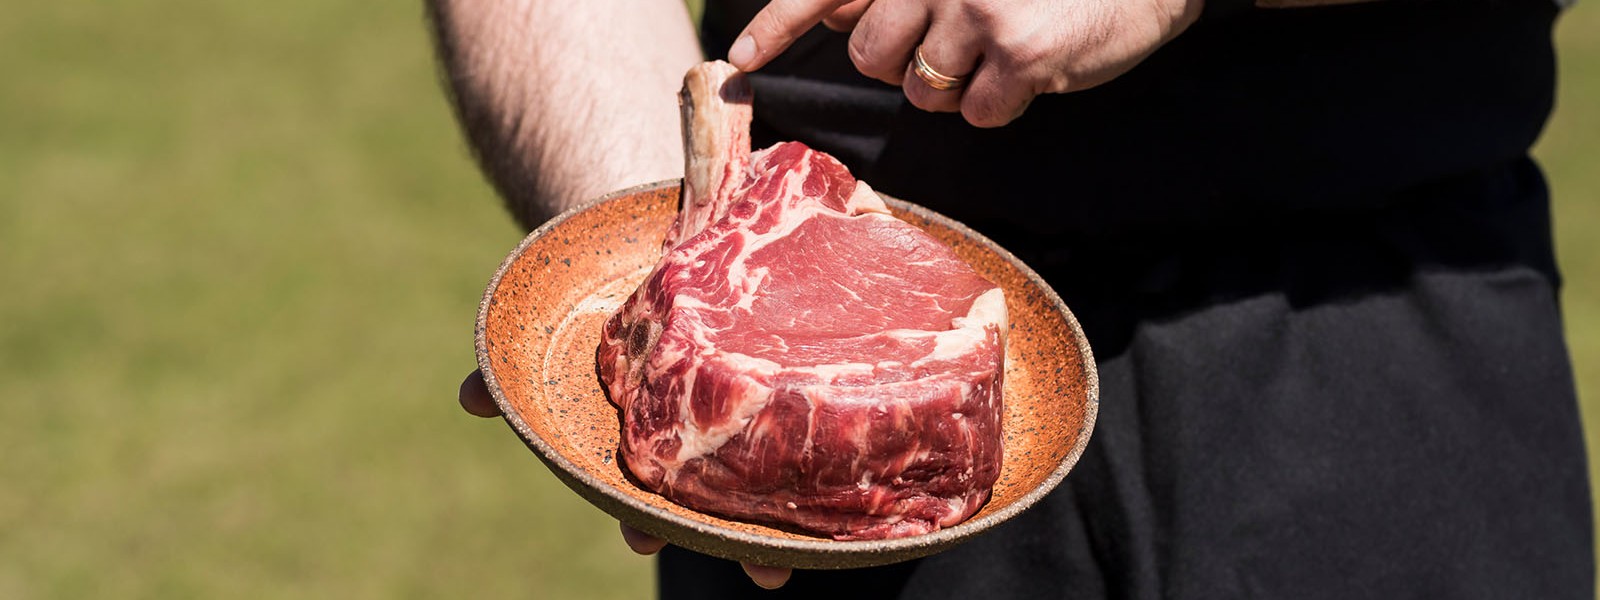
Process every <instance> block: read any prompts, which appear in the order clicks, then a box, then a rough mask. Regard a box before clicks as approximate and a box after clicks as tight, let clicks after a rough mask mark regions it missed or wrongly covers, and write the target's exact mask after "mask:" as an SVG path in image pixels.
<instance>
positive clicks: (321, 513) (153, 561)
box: [0, 0, 1600, 599]
mask: <svg viewBox="0 0 1600 600" xmlns="http://www.w3.org/2000/svg"><path fill="white" fill-rule="evenodd" d="M13 4H14V5H13V6H8V8H7V9H6V11H5V16H4V17H3V18H0V73H4V74H5V79H6V83H5V84H4V85H0V399H3V400H4V401H3V402H0V599H11V598H80V597H81V598H163V599H165V598H187V597H195V598H236V597H252V598H254V597H262V598H303V597H321V598H405V597H415V598H453V597H465V596H471V597H483V598H498V597H534V598H635V597H640V596H644V595H647V594H648V591H649V589H650V585H649V583H650V569H651V567H650V563H649V561H648V560H645V559H640V558H638V557H635V556H633V555H631V554H630V553H629V552H628V551H627V550H626V549H625V548H624V547H623V546H622V544H621V543H620V542H619V541H618V540H617V537H616V535H615V534H614V527H615V524H614V523H612V522H611V521H609V520H608V519H607V518H606V517H605V516H604V515H603V514H601V513H599V512H598V511H596V510H594V509H592V508H590V507H589V506H588V505H587V504H585V503H583V502H582V501H581V500H579V499H578V498H577V497H576V496H575V495H573V494H571V493H570V492H568V491H567V490H566V489H565V488H564V487H562V486H561V484H559V483H558V482H557V481H556V480H555V479H554V478H553V477H552V476H551V475H550V474H549V473H548V472H546V471H545V469H544V467H543V466H541V465H540V464H539V463H538V462H537V461H536V460H534V459H533V457H532V456H531V455H530V454H529V453H528V452H527V451H526V450H525V449H524V448H523V446H522V444H521V442H519V441H518V440H517V439H516V436H515V435H513V434H512V433H511V432H510V430H509V429H507V428H506V427H505V426H504V425H503V424H500V423H498V422H495V421H480V420H477V419H472V418H469V417H467V416H465V415H464V414H462V413H461V412H460V410H459V409H458V408H457V407H456V406H455V401H454V394H455V388H456V385H457V383H458V382H459V381H460V377H461V376H462V375H463V374H464V373H466V372H467V371H468V370H469V369H471V368H472V365H473V357H472V343H471V335H472V317H473V314H474V312H475V309H476V303H477V299H478V295H479V294H480V292H481V290H482V286H483V284H484V282H485V281H486V280H487V278H488V276H489V274H490V271H491V270H492V269H493V268H494V266H495V265H496V264H498V261H499V260H500V258H501V256H502V254H503V253H504V252H505V251H506V250H508V249H509V248H510V247H512V246H513V245H514V244H515V243H516V241H517V239H518V238H519V237H520V234H519V232H518V231H516V229H515V228H514V227H513V226H512V225H511V224H510V222H509V220H508V219H507V218H506V217H505V215H504V214H503V213H502V212H501V211H500V209H499V206H498V202H497V201H496V200H495V198H494V197H493V194H492V192H491V191H490V190H489V188H488V187H487V186H485V185H484V183H483V182H482V181H481V180H480V178H479V176H478V174H477V172H476V171H475V170H474V169H473V167H472V165H471V163H470V161H469V159H468V157H467V154H466V152H465V150H464V149H463V146H462V143H461V141H460V140H459V136H458V134H457V133H456V130H455V125H454V123H453V122H452V120H451V115H450V113H449V110H448V108H447V106H446V104H445V101H444V98H443V96H442V94H441V93H440V91H439V88H438V86H437V84H436V76H435V72H434V67H433V64H432V61H431V58H430V50H429V47H428V44H427V40H426V37H425V35H424V30H423V27H422V24H421V18H422V11H421V8H420V6H419V5H418V3H414V2H412V3H406V2H401V3H366V4H356V3H352V2H328V1H315V0H284V1H281V2H254V3H249V2H216V1H201V0H173V1H171V2H165V3H160V4H157V3H151V2H135V1H128V0H104V1H102V2H95V3H89V2H71V1H69V2H21V3H13ZM1560 37H1561V45H1562V50H1563V52H1564V54H1563V58H1564V60H1563V64H1562V75H1563V80H1562V82H1563V83H1562V90H1561V93H1562V96H1561V98H1562V100H1561V106H1560V109H1559V110H1558V112H1557V115H1556V120H1555V121H1554V122H1553V123H1552V126H1551V128H1550V131H1549V134H1548V135H1547V137H1546V140H1545V141H1544V142H1543V143H1542V144H1541V146H1540V149H1539V154H1540V156H1541V158H1543V159H1544V160H1545V162H1546V165H1547V166H1548V167H1549V171H1550V173H1551V176H1552V177H1553V179H1554V182H1555V192H1556V197H1557V201H1558V204H1559V216H1560V230H1559V232H1558V233H1559V240H1560V243H1561V245H1562V246H1561V251H1562V258H1563V260H1564V263H1565V268H1566V272H1567V274H1568V287H1567V289H1566V293H1565V302H1566V309H1567V313H1568V319H1569V321H1568V323H1569V328H1570V331H1571V334H1572V336H1571V343H1572V348H1573V351H1574V354H1575V362H1576V363H1577V365H1578V372H1579V377H1580V381H1581V383H1582V386H1583V390H1584V394H1585V397H1586V398H1589V399H1594V398H1600V242H1597V241H1596V240H1597V239H1600V235H1597V234H1596V232H1594V231H1591V230H1590V229H1589V228H1590V227H1592V226H1594V225H1595V224H1600V170H1597V169H1596V168H1595V162H1596V160H1597V159H1600V135H1596V133H1597V132H1600V110H1597V107H1600V6H1595V5H1594V3H1593V2H1589V3H1580V6H1579V7H1578V8H1577V9H1576V10H1574V11H1573V12H1572V13H1571V14H1570V15H1569V16H1568V17H1567V19H1566V21H1565V22H1564V23H1563V25H1562V28H1561V36H1560ZM1586 414H1587V415H1588V418H1587V419H1586V421H1587V423H1588V424H1590V425H1591V426H1592V427H1591V429H1593V428H1594V427H1600V410H1594V409H1591V410H1589V411H1587V413H1586Z"/></svg>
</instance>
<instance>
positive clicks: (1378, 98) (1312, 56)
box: [659, 0, 1594, 599]
mask: <svg viewBox="0 0 1600 600" xmlns="http://www.w3.org/2000/svg"><path fill="white" fill-rule="evenodd" d="M757 8H758V5H757V4H756V3H753V2H747V3H738V2H727V3H720V4H719V3H716V2H714V1H713V2H712V3H711V4H710V6H709V7H708V12H707V17H706V20H705V24H704V29H705V37H704V39H705V40H706V44H707V50H708V55H710V56H723V55H725V49H726V43H727V42H728V41H729V40H730V39H731V36H732V35H733V34H735V33H737V32H738V30H739V28H740V26H742V24H743V23H744V22H745V21H746V20H748V18H749V16H750V15H751V14H753V12H754V11H755V10H756V9H757ZM1555 16H1556V8H1555V7H1554V5H1552V4H1550V3H1549V2H1548V1H1544V0H1520V1H1511V0H1504V1H1479V0H1452V1H1450V2H1443V1H1437V2H1426V1H1416V2H1410V1H1403V0H1394V1H1389V2H1378V3H1371V4H1361V5H1352V6H1345V7H1332V8H1317V9H1296V10H1281V11H1271V10H1251V9H1243V10H1232V11H1229V12H1227V13H1225V14H1224V13H1222V12H1213V13H1211V14H1208V15H1207V16H1206V17H1204V18H1202V20H1201V21H1200V22H1199V23H1197V24H1196V25H1195V26H1194V27H1193V28H1191V29H1190V30H1189V31H1188V32H1186V33H1185V34H1184V35H1183V36H1181V37H1180V38H1179V39H1177V40H1175V41H1174V42H1173V43H1171V44H1169V45H1168V46H1167V47H1165V48H1163V49H1162V50H1160V51H1159V52H1157V53H1156V54H1155V55H1154V56H1152V57H1151V58H1150V59H1149V60H1147V61H1146V62H1145V63H1143V64H1141V65H1140V66H1139V67H1137V68H1136V69H1134V70H1133V71H1132V72H1130V73H1128V74H1127V75H1125V76H1123V77H1122V78H1119V79H1118V80H1116V81H1113V82H1111V83H1109V84H1106V85H1104V86H1101V87H1099V88H1095V89H1092V90H1088V91H1084V92H1079V93H1075V94H1069V95H1056V96H1046V97H1041V98H1039V99H1038V100H1037V101H1035V102H1034V104H1033V105H1032V107H1031V108H1030V109H1029V111H1028V113H1027V114H1026V115H1024V116H1023V117H1022V118H1021V119H1019V120H1017V121H1016V122H1014V123H1013V124H1011V125H1009V126H1007V127H1004V128H1000V129H996V130H979V129H975V128H971V127H968V126H966V125H965V124H964V123H963V122H962V121H961V119H960V118H959V117H958V116H955V115H937V114H928V113H923V112H921V111H918V110H916V109H915V108H913V107H910V106H909V105H908V104H906V103H905V102H904V100H903V97H902V96H900V95H899V92H898V91H897V90H896V89H894V88H890V87H887V86H883V85H881V84H876V83H875V82H871V81H869V80H867V79H865V78H862V77H861V76H860V75H858V74H855V73H854V71H853V69H851V68H850V65H849V61H848V58H846V55H845V53H844V50H843V47H844V46H843V44H844V40H845V37H844V36H841V35H838V34H833V33H831V32H826V31H822V30H818V31H814V32H812V33H811V34H808V35H807V36H806V37H805V38H804V39H802V40H801V41H800V42H799V43H797V44H796V46H795V48H794V49H793V50H791V51H790V52H788V53H786V54H785V55H784V56H783V57H781V58H780V59H778V60H777V61H775V62H774V63H773V64H772V65H771V66H770V67H769V68H767V69H764V70H763V71H762V72H761V73H760V74H758V76H756V77H754V78H753V84H754V85H755V86H756V126H755V132H754V133H755V138H756V141H757V143H758V144H762V145H764V144H769V143H772V142H775V141H778V140H784V139H796V140H800V141H804V142H806V143H808V144H810V145H812V146H813V147H816V148H818V149H821V150H824V151H827V152H830V153H833V154H834V155H836V156H838V157H839V158H840V159H841V160H843V161H845V162H846V164H848V165H849V166H850V167H851V169H852V171H853V172H854V173H856V174H857V175H858V176H859V177H861V178H862V179H864V180H866V181H867V182H868V183H870V184H872V185H873V186H874V187H875V188H876V189H878V190H879V191H882V192H884V193H887V194H890V195H893V196H897V197H900V198H904V199H906V200H911V201H913V202H917V203H920V204H924V205H926V206H929V207H931V208H934V209H935V210H938V211H940V212H943V213H945V214H947V215H950V216H952V217H954V218H956V219H959V220H961V221H964V222H966V223H967V224H969V225H972V226H974V227H975V228H976V229H978V230H979V231H981V232H983V233H984V234H986V235H988V236H989V237H991V238H993V239H995V240H996V241H997V242H999V243H1000V244H1002V245H1003V246H1005V247H1006V248H1008V249H1010V250H1011V251H1013V252H1014V253H1016V254H1017V255H1018V256H1020V257H1022V258H1023V259H1024V260H1026V261H1027V262H1028V263H1029V264H1030V265H1031V266H1032V267H1033V268H1034V269H1035V270H1037V271H1039V273H1040V274H1041V275H1042V276H1044V277H1045V279H1046V280H1048V281H1049V282H1050V283H1051V285H1052V286H1053V287H1054V288H1055V289H1056V291H1058V292H1059V293H1060V294H1061V296H1062V297H1063V299H1064V300H1065V301H1066V303H1067V305H1068V306H1069V307H1070V308H1071V309H1072V310H1073V312H1074V313H1075V315H1076V316H1077V317H1078V319H1079V320H1080V322H1081V323H1082V324H1083V326H1084V329H1085V332H1086V334H1087V335H1088V338H1089V342H1090V344H1091V345H1092V346H1093V348H1094V352H1095V356H1096V359H1097V360H1098V361H1099V362H1098V366H1099V370H1100V382H1101V406H1100V417H1099V422H1098V424H1097V426H1096V430H1095V433H1094V436H1093V438H1092V440H1091V441H1090V444H1089V448H1088V450H1087V451H1086V452H1085V453H1084V455H1083V458H1082V460H1081V462H1080V463H1079V465H1078V466H1077V468H1076V469H1075V470H1074V471H1073V472H1072V473H1071V474H1070V475H1068V477H1067V479H1066V480H1065V482H1064V483H1063V484H1062V485H1061V487H1060V488H1059V489H1058V490H1057V491H1056V492H1055V493H1054V494H1052V495H1050V496H1049V497H1048V498H1046V499H1045V500H1044V501H1042V502H1041V503H1040V504H1039V505H1038V506H1036V507H1035V508H1033V509H1031V510H1029V511H1028V512H1026V513H1024V514H1022V515H1021V516H1019V517H1017V518H1015V519H1014V520H1012V521H1011V522H1009V523H1007V524H1005V525H1003V526H1001V527H999V528H997V529H996V530H995V531H993V532H991V533H988V534H985V535H984V536H981V537H979V538H976V539H974V540H973V541H971V542H968V543H966V544H964V545H962V546H959V547H957V548H955V549H953V550H950V551H948V552H945V553H943V554H940V555H937V556H933V557H930V558H926V559H923V560H920V561H914V562H910V563H904V564H898V565H891V566H886V567H880V568H874V569H862V570H854V571H802V572H796V573H795V575H794V577H793V579H792V580H791V581H790V583H789V584H788V586H786V587H785V588H783V589H781V590H779V591H777V592H762V591H761V590H759V589H758V588H755V587H754V586H753V585H751V584H750V583H749V581H748V579H747V578H746V577H744V575H743V574H742V572H741V571H740V569H739V567H738V565H737V564H734V563H731V562H727V561H723V560H719V559H713V558H708V557H705V556H701V555H697V554H694V553H691V552H687V551H683V550H680V549H677V548H668V549H667V550H665V551H663V553H662V555H661V558H660V562H659V579H660V589H661V595H662V597H663V598H745V597H773V598H780V597H793V598H818V597H827V598H856V597H860V598H894V597H899V598H1236V597H1264V598H1350V597H1369V596H1371V597H1429V598H1431V597H1450V598H1461V597H1481V598H1516V597H1526V598H1561V597H1566V598H1585V599H1588V598H1593V594H1594V555H1593V544H1592V534H1591V529H1592V527H1591V515H1590V503H1589V488H1588V481H1587V470H1586V466H1585V457H1584V448H1583V438H1582V432H1581V430H1580V421H1579V419H1578V413H1577V401H1576V396H1575V394H1574V391H1573V384H1572V374H1571V369H1570V365H1569V364H1568V359H1567V352H1566V347H1565V342H1564V341H1563V336H1562V329H1561V328H1562V324H1561V318H1560V311H1559V306H1558V302H1557V288H1558V286H1559V277H1558V275H1557V271H1556V266H1555V261H1554V257H1553V251H1552V244H1551V239H1550V215H1549V206H1548V198H1547V196H1548V194H1547V190H1546V187H1545V184H1544V180H1543V178H1542V176H1541V174H1540V172H1539V170H1538V168H1537V167H1536V166H1535V165H1534V164H1533V163H1532V161H1531V160H1529V159H1528V157H1527V151H1528V147H1529V146H1530V145H1531V144H1532V142H1533V140H1534V139H1535V138H1536V137H1537V135H1538V132H1539V130H1540V129H1541V128H1542V126H1543V123H1544V120H1545V117H1546V116H1547V114H1548V112H1549V109H1550V104H1551V101H1552V92H1553V81H1554V74H1553V56H1552V50H1551V46H1550V27H1551V23H1552V21H1553V19H1554V18H1555ZM756 594H762V596H756Z"/></svg>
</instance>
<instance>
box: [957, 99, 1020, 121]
mask: <svg viewBox="0 0 1600 600" xmlns="http://www.w3.org/2000/svg"><path fill="white" fill-rule="evenodd" d="M961 117H962V118H964V119H966V120H967V122H968V123H971V124H972V125H973V126H974V127H983V128H992V127H999V126H1001V125H1005V124H1006V123H1010V122H1011V111H1009V110H1006V109H1005V107H1002V106H1001V105H1000V102H999V99H998V98H997V97H996V96H995V95H993V94H968V95H967V96H966V97H965V98H963V99H962V101H961Z"/></svg>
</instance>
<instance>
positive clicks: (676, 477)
mask: <svg viewBox="0 0 1600 600" xmlns="http://www.w3.org/2000/svg"><path fill="white" fill-rule="evenodd" d="M749 99H750V92H749V88H748V86H747V84H746V83H745V81H744V79H743V77H742V76H741V75H739V74H738V73H737V71H735V70H734V69H733V67H732V66H729V65H727V64H726V63H720V62H717V63H706V64H703V65H700V66H698V67H696V68H695V69H694V70H691V71H690V73H689V75H688V76H687V77H686V78H685V81H684V93H683V98H682V103H683V111H684V131H685V152H686V154H687V155H688V157H687V162H688V169H687V173H686V177H685V190H684V200H683V208H682V209H681V211H680V213H679V215H678V220H677V222H676V223H675V224H674V226H673V230H672V231H671V232H669V235H668V240H667V244H666V246H667V247H666V250H665V255H664V256H663V257H662V259H661V262H660V263H658V264H657V265H656V266H655V269H654V270H653V271H652V272H651V273H650V274H649V276H648V277H647V279H646V280H645V282H644V284H643V285H642V286H641V287H640V288H639V290H638V291H636V292H634V294H633V295H632V296H631V297H629V298H628V300H627V301H626V302H625V303H624V304H623V306H622V307H621V308H620V309H619V310H618V311H617V313H616V314H615V315H613V316H612V317H611V318H610V320H608V321H607V322H606V325H605V330H604V332H603V336H602V340H601V344H600V347H599V350H598V358H599V371H600V377H601V379H602V380H603V381H604V383H605V385H606V389H607V392H608V393H609V395H610V398H611V400H612V401H613V402H614V403H616V404H617V406H618V408H619V409H620V411H621V417H622V429H623V431H622V442H621V445H622V448H621V453H622V456H623V458H624V460H625V462H626V463H627V466H628V469H629V470H630V471H631V472H632V473H633V474H634V475H635V476H636V477H637V478H638V479H639V481H641V482H642V483H643V484H644V485H646V486H648V487H649V488H651V489H653V490H655V491H657V492H659V493H661V494H662V495H664V496H666V497H667V498H669V499H671V500H673V501H675V502H677V503H679V504H682V505H684V506H688V507H690V508H693V509H696V510H699V511H703V512H708V513H715V514H721V515H725V516H728V517H732V518H736V519H743V520H751V521H760V522H766V523H774V524H780V525H789V526H793V527H797V528H799V529H802V530H806V531H809V532H813V533H817V534H821V535H827V536H832V537H834V538H836V539H881V538H891V537H901V536H907V535H915V534H920V533H927V532H930V531H935V530H937V529H939V528H941V527H948V526H951V525H954V524H956V523H959V522H961V521H962V520H965V519H966V518H967V517H970V516H971V515H972V514H973V513H975V512H977V510H978V509H979V508H980V507H981V506H983V503H984V502H986V501H987V500H988V498H989V490H990V488H991V487H992V486H993V485H994V482H995V480H996V479H997V478H998V477H999V474H1000V460H1001V431H1000V421H1001V413H1002V408H1001V376H1002V373H1003V371H1004V363H1005V347H1004V343H1005V332H1006V306H1005V298H1004V296H1003V295H1002V294H1001V291H1000V289H999V288H998V287H996V286H995V285H994V284H993V283H990V282H989V281H987V280H985V279H984V278H983V277H982V276H980V275H978V273H976V272H975V271H973V269H972V268H971V267H969V266H968V265H967V264H966V263H964V262H963V261H962V260H961V259H960V258H959V257H957V256H956V255H955V253H954V252H952V251H951V250H950V248H948V247H947V246H945V245H944V244H942V243H940V242H939V241H937V240H935V239H933V238H932V237H930V236H928V235H927V234H926V233H924V232H923V231H922V230H920V229H918V228H916V227H914V226H912V225H910V224H908V223H905V222H904V221H901V220H899V219H896V218H895V217H893V216H891V215H890V214H889V212H888V209H887V208H886V207H885V205H884V203H883V201H882V200H881V199H880V198H879V197H878V196H877V194H875V193H874V192H872V190H871V189H869V188H868V187H867V186H866V185H865V184H863V183H861V182H858V181H856V180H855V179H854V178H852V177H851V176H850V174H849V172H848V171H846V170H845V167H844V165H842V164H840V163H839V162H838V161H836V160H834V159H833V158H832V157H830V156H828V155H826V154H822V153H819V152H816V151H813V150H811V149H809V148H807V147H806V146H804V145H802V144H798V143H792V142H791V143H782V144H778V145H776V146H773V147H771V148H768V149H766V150H762V151H759V152H756V153H754V154H752V153H751V152H750V142H749V126H750V105H749Z"/></svg>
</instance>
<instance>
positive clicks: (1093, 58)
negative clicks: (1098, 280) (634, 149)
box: [728, 0, 1202, 127]
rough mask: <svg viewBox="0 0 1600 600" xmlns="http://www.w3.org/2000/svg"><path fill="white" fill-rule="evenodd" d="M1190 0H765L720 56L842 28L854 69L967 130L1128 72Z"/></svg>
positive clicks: (748, 58) (746, 57)
mask: <svg viewBox="0 0 1600 600" xmlns="http://www.w3.org/2000/svg"><path fill="white" fill-rule="evenodd" d="M1201 5H1202V2H1201V0H849V1H841V0H774V1H773V2H772V3H770V4H768V5H767V6H766V8H764V9H762V10H761V12H760V13H759V14H757V15H756V16H755V18H754V19H752V20H751V21H750V24H749V25H746V26H745V29H744V32H743V33H742V34H741V35H740V36H739V37H738V38H737V39H736V41H735V42H734V44H733V47H732V48H731V49H730V50H729V52H728V60H729V62H731V63H733V64H734V66H736V67H739V68H740V69H743V70H746V71H753V70H756V69H759V68H761V67H762V66H763V65H765V64H767V62H768V61H770V60H771V59H772V58H773V57H775V56H777V55H778V54H779V53H781V52H783V50H784V49H786V48H788V47H789V45H790V44H791V43H793V42H794V41H795V40H796V39H798V38H799V37H800V35H801V34H802V33H805V32H806V31H807V30H809V29H811V28H812V27H814V26H815V25H817V24H818V23H824V24H826V25H827V26H828V27H831V28H833V29H836V30H851V31H852V32H851V35H850V45H849V48H850V59H851V61H853V62H854V63H855V66H856V68H857V69H858V70H860V71H861V73H862V74H864V75H867V76H869V77H873V78H875V79H878V80H881V81H884V82H886V83H890V84H894V85H899V86H901V87H902V88H903V89H904V90H905V94H906V98H907V99H909V100H910V101H911V103H912V104H913V105H915V106H916V107H918V108H921V109H923V110H927V111H933V112H960V113H961V116H962V117H964V118H965V119H966V120H967V122H969V123H971V124H973V125H975V126H978V127H999V126H1001V125H1005V124H1007V123H1010V122H1011V121H1013V120H1015V119H1016V118H1017V117H1020V116H1022V113H1023V111H1025V110H1027V108H1028V104H1029V103H1030V102H1032V101H1033V99H1034V98H1035V97H1037V96H1038V95H1040V94H1060V93H1067V92H1073V91H1077V90H1082V89H1086V88H1090V87H1094V86H1096V85H1100V84H1102V83H1105V82H1107V81H1110V80H1111V79H1113V78H1115V77H1117V76H1119V75H1121V74H1123V73H1126V72H1128V70H1129V69H1132V68H1133V67H1134V66H1135V65H1137V64H1138V63H1139V62H1140V61H1142V60H1144V59H1145V58H1146V57H1148V56H1150V54H1151V53H1153V52H1155V51H1156V49H1158V48H1160V47H1161V46H1162V45H1164V44H1166V43H1167V42H1168V41H1171V40H1172V39H1173V38H1174V37H1177V35H1178V34H1179V33H1182V32H1183V30H1184V29H1186V28H1188V27H1189V25H1191V24H1193V23H1194V21H1195V19H1197V18H1199V16H1200V10H1201V7H1202V6H1201ZM919 49H920V51H921V53H922V57H923V60H925V61H926V62H927V64H928V65H929V66H930V67H933V69H934V70H935V71H937V72H939V73H942V74H944V75H949V76H955V77H963V78H966V79H967V80H968V83H967V84H966V85H965V86H964V87H962V88H958V89H953V90H936V89H934V88H932V87H929V86H928V84H927V83H926V82H924V81H923V80H922V79H920V78H918V77H917V76H916V75H914V74H913V71H912V69H911V62H912V57H913V53H915V52H917V51H918V50H919Z"/></svg>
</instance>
